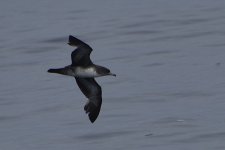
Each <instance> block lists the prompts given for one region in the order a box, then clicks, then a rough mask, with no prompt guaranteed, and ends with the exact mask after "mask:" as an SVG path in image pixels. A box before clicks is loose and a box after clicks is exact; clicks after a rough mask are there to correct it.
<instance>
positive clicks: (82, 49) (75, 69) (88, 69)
mask: <svg viewBox="0 0 225 150" xmlns="http://www.w3.org/2000/svg"><path fill="white" fill-rule="evenodd" d="M68 44H69V45H71V46H75V47H77V48H76V49H75V50H74V51H73V52H72V53H71V60H72V64H71V65H68V66H66V67H64V68H57V69H49V70H48V72H49V73H58V74H62V75H67V76H73V77H74V78H75V80H76V82H77V85H78V87H79V88H80V90H81V91H82V93H83V94H84V95H85V96H86V97H87V98H88V102H87V103H86V105H85V106H84V110H85V111H86V113H87V114H88V116H89V119H90V121H91V122H92V123H93V122H94V121H95V120H96V119H97V117H98V115H99V112H100V109H101V105H102V89H101V86H100V85H99V84H98V83H97V82H96V81H95V79H94V78H95V77H100V76H107V75H111V76H116V74H113V73H111V72H110V70H109V69H108V68H105V67H103V66H99V65H95V64H94V63H93V62H92V61H91V59H90V54H91V52H92V48H91V47H90V46H89V45H88V44H86V43H84V42H83V41H81V40H79V39H77V38H75V37H73V36H72V35H70V36H69V43H68Z"/></svg>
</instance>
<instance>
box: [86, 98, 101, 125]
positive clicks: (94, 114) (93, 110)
mask: <svg viewBox="0 0 225 150" xmlns="http://www.w3.org/2000/svg"><path fill="white" fill-rule="evenodd" d="M100 109H101V104H100V105H99V106H96V105H95V104H94V103H92V102H88V103H87V104H86V105H85V106H84V110H85V111H86V113H87V114H88V117H89V119H90V121H91V123H94V122H95V120H96V119H97V118H98V115H99V112H100Z"/></svg>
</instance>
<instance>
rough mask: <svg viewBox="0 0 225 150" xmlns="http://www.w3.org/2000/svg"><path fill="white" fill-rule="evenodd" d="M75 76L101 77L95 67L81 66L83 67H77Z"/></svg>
mask: <svg viewBox="0 0 225 150" xmlns="http://www.w3.org/2000/svg"><path fill="white" fill-rule="evenodd" d="M73 76H75V77H89V78H91V77H99V76H100V75H99V74H97V72H96V71H95V69H94V68H91V67H90V68H81V67H76V68H75V70H74V72H73Z"/></svg>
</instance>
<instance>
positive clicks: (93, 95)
mask: <svg viewBox="0 0 225 150" xmlns="http://www.w3.org/2000/svg"><path fill="white" fill-rule="evenodd" d="M75 79H76V82H77V84H78V86H79V88H80V90H81V91H82V93H83V94H84V95H85V96H86V97H87V98H88V99H89V101H88V102H87V104H86V105H85V106H84V110H85V111H86V113H87V114H88V116H89V119H90V121H91V122H92V123H93V122H94V121H95V120H96V119H97V117H98V115H99V112H100V109H101V105H102V90H101V87H100V85H99V84H98V83H97V82H96V81H95V79H94V78H77V77H75Z"/></svg>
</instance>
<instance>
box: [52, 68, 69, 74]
mask: <svg viewBox="0 0 225 150" xmlns="http://www.w3.org/2000/svg"><path fill="white" fill-rule="evenodd" d="M48 72H49V73H58V74H63V75H65V69H64V68H59V69H49V70H48Z"/></svg>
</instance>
